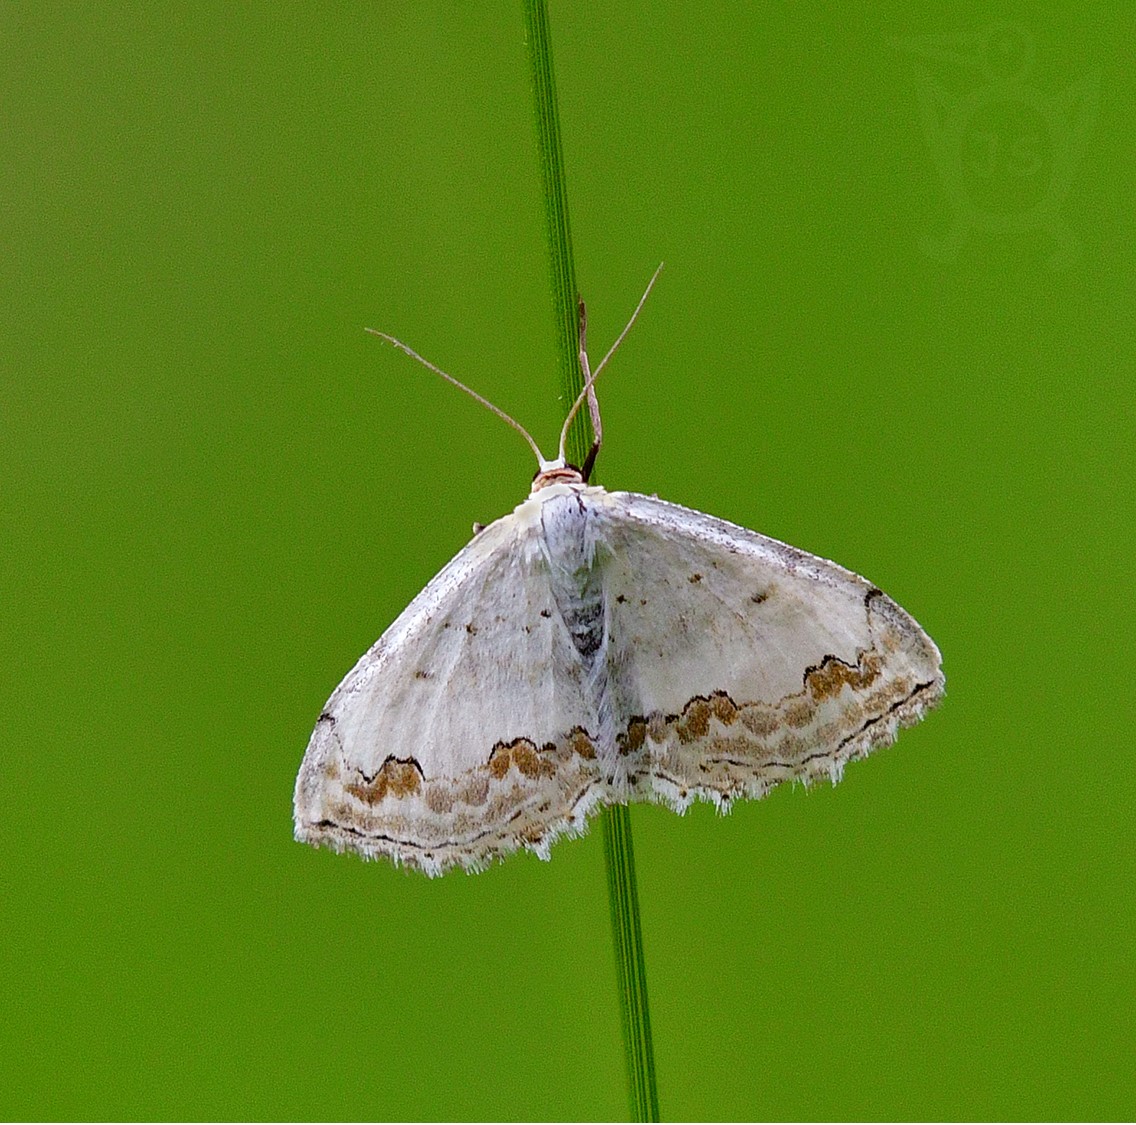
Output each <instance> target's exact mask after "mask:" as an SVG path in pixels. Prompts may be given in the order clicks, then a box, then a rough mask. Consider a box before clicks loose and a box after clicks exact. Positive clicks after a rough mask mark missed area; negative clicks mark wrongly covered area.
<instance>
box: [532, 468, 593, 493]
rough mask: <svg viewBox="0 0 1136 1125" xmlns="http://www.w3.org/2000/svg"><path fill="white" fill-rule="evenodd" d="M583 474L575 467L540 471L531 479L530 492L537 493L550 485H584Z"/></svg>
mask: <svg viewBox="0 0 1136 1125" xmlns="http://www.w3.org/2000/svg"><path fill="white" fill-rule="evenodd" d="M585 483H586V482H585V480H584V474H583V473H582V472H580V470H579V469H577V468H576V466H575V465H559V466H557V467H555V468H551V469H541V470H540V472H539V473H537V474H536V476H535V477H533V482H532V491H533V492H539V491H540V490H541V489H542V488H547V487H548V486H549V485H550V484H585Z"/></svg>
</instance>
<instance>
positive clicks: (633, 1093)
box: [523, 0, 659, 1121]
mask: <svg viewBox="0 0 1136 1125" xmlns="http://www.w3.org/2000/svg"><path fill="white" fill-rule="evenodd" d="M523 3H524V11H525V35H526V39H527V41H528V49H529V64H530V68H531V72H532V85H533V101H534V106H535V109H536V128H537V138H538V147H539V150H540V176H541V184H542V187H543V191H544V214H545V231H546V235H547V239H548V253H549V267H550V280H551V283H552V303H553V312H554V314H555V318H556V333H557V351H558V353H559V359H560V364H559V366H560V384H561V387H562V388H563V391H564V399H565V410H567V409H568V407H570V406H571V404H572V403H573V402H575V400H576V396H577V395H578V394H579V393H580V391H581V390H582V389H583V386H584V377H583V373H582V372H581V370H580V361H579V357H578V349H579V329H580V326H579V312H578V307H577V290H576V271H575V268H574V265H573V261H572V231H571V227H570V226H569V223H568V185H567V179H566V178H565V175H564V157H563V154H562V152H561V148H560V119H559V114H558V111H557V103H556V82H555V79H554V76H553V70H552V42H551V36H550V34H549V23H548V4H547V0H523ZM590 445H591V422H590V420H589V418H588V416H587V411H586V410H581V411H579V412H577V414H576V417H575V419H574V420H573V423H572V427H571V429H570V431H569V433H568V445H567V457H568V460H569V462H570V463H572V464H575V465H581V464H583V461H584V458H585V457H586V455H587V451H588V448H589V446H590ZM602 819H603V840H604V861H605V863H606V865H607V886H608V901H609V905H610V907H611V928H612V938H613V941H614V945H615V960H616V973H617V977H618V982H619V1003H620V1015H621V1019H622V1025H623V1046H624V1053H625V1056H626V1061H627V1080H628V1092H629V1097H630V1107H631V1115H632V1119H633V1120H635V1121H658V1120H659V1095H658V1091H657V1089H656V1083H655V1055H654V1049H653V1047H652V1044H651V1017H650V1012H649V1009H648V1006H647V971H646V967H645V963H644V959H643V934H642V930H641V928H640V925H639V891H638V886H637V883H636V879H635V852H634V849H633V847H632V842H631V814H630V811H629V810H628V808H627V806H626V805H611V806H608V807H607V808H606V809H604V811H603V814H602Z"/></svg>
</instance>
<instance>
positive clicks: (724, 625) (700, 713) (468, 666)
mask: <svg viewBox="0 0 1136 1125" xmlns="http://www.w3.org/2000/svg"><path fill="white" fill-rule="evenodd" d="M657 277H658V271H656V274H655V277H654V278H652V279H651V284H650V285H648V287H647V290H646V291H645V292H644V294H643V297H642V298H641V299H640V301H639V305H638V306H637V307H636V309H635V312H634V313H633V314H632V317H631V319H630V320H629V321H628V324H627V326H626V327H625V328H624V330H623V332H622V333H621V334H620V336H619V338H618V339H617V340H616V342H615V344H614V345H613V346H612V348H611V350H610V351H609V352H608V353H607V355H606V356H605V357H604V359H603V361H602V362H601V363H600V364H599V366H598V367H597V368H596V369H595V371H594V372H593V371H592V370H591V368H590V364H589V361H588V356H587V349H586V320H585V317H584V310H583V305H582V303H581V307H580V312H581V319H580V363H581V367H582V370H583V372H584V375H585V384H584V390H583V391H582V392H581V395H580V397H579V398H578V399H577V400H576V403H575V404H574V405H573V407H572V410H571V412H570V413H569V415H568V418H567V419H566V421H565V424H564V429H563V431H562V432H561V437H560V448H559V456H558V457H557V458H556V459H555V460H547V459H546V458H545V457H544V456H543V455H542V454H541V452H540V450H539V448H538V447H537V445H536V443H535V442H534V441H533V439H532V438H531V436H530V435H529V434H528V433H527V431H525V430H524V429H523V428H522V427H521V426H520V425H519V424H518V423H516V422H515V421H513V419H511V418H509V417H508V416H507V415H505V414H504V413H503V412H502V411H500V410H498V409H497V408H496V407H495V406H493V405H492V404H491V403H488V402H487V401H486V400H484V399H482V398H481V396H479V395H477V394H476V393H475V392H473V391H471V390H470V389H469V388H468V387H465V386H464V385H463V384H461V383H459V382H458V381H457V380H456V379H454V378H453V377H452V376H450V375H447V374H446V373H445V372H443V371H441V370H439V369H438V368H437V367H435V366H434V365H433V364H431V363H429V362H428V361H426V360H424V359H422V357H421V356H419V355H418V353H416V352H414V351H413V350H412V349H410V348H409V347H407V346H406V345H405V344H402V343H401V342H400V341H398V340H395V339H394V338H393V337H389V336H386V335H385V334H383V333H376V334H377V335H380V336H383V338H384V339H386V340H388V341H389V342H390V343H392V344H394V345H395V346H397V347H399V348H401V349H402V350H403V351H405V352H406V353H407V354H409V355H411V356H412V357H413V358H414V359H416V360H419V361H420V362H422V363H423V364H425V365H426V366H427V367H429V368H430V369H431V370H433V371H435V372H437V373H438V374H440V375H442V376H443V378H446V379H447V380H449V381H450V382H451V383H454V384H455V385H457V386H458V387H460V388H461V389H462V390H464V391H466V392H467V393H469V394H470V395H472V396H473V397H474V398H476V399H477V400H478V401H479V402H482V403H483V404H484V405H486V406H488V407H489V409H491V410H493V411H494V412H495V413H497V414H498V415H499V416H501V417H502V418H504V419H505V421H507V422H508V423H509V424H510V425H512V426H513V427H514V428H515V429H517V430H518V431H519V432H520V433H521V434H522V435H523V436H524V437H525V438H526V440H527V441H528V443H529V445H530V446H531V447H532V449H533V451H534V452H535V454H536V457H537V460H538V463H539V465H540V469H539V471H538V472H537V474H536V477H535V478H534V480H533V482H532V486H531V490H530V492H529V495H528V496H527V497H526V498H525V499H524V500H523V501H522V502H521V503H520V504H519V505H518V506H517V507H516V508H515V509H514V510H513V511H512V512H511V513H509V514H508V515H505V516H503V517H501V518H500V519H498V520H497V521H496V522H494V523H492V524H490V525H489V526H487V527H485V528H483V529H478V530H476V532H475V535H474V537H473V539H472V540H471V542H470V543H469V544H468V545H467V546H466V547H464V548H463V549H462V550H461V551H460V552H459V553H458V554H457V556H456V557H455V558H454V559H453V560H451V562H450V563H449V564H448V565H447V566H445V567H444V568H443V569H442V571H441V572H440V573H439V574H438V575H437V576H436V577H435V578H434V579H432V580H431V581H430V583H429V584H428V585H427V586H426V588H425V589H424V590H423V591H422V592H421V593H420V594H419V595H418V596H417V597H416V598H415V599H414V600H413V601H412V602H411V603H410V605H409V606H408V607H407V608H406V609H405V610H404V611H403V613H402V614H401V615H400V616H399V617H398V618H397V620H396V621H395V622H394V623H393V624H392V625H391V626H390V628H388V629H387V631H386V632H385V633H384V634H383V635H382V637H380V639H379V640H378V641H377V642H376V644H375V645H374V646H373V647H372V648H371V649H370V650H369V651H368V652H367V653H366V654H365V655H364V656H363V657H362V659H361V660H360V661H359V662H358V663H357V664H356V665H355V667H354V668H353V669H352V670H351V671H350V672H349V673H348V674H347V676H346V678H345V679H344V680H343V682H342V683H341V684H340V685H339V686H338V687H337V688H336V689H335V691H334V693H333V694H332V696H331V698H330V699H329V700H328V702H327V704H326V706H325V707H324V709H323V711H322V713H321V714H320V717H319V720H318V722H317V723H316V726H315V730H314V732H313V733H312V736H311V740H310V742H309V744H308V748H307V751H306V753H305V754H304V759H303V763H302V765H301V767H300V772H299V776H298V778H297V780H296V789H295V835H296V839H298V840H301V841H304V842H307V843H310V844H315V845H326V846H330V847H331V848H333V849H335V850H336V851H345V850H349V851H354V852H357V853H359V854H360V855H362V856H364V857H366V858H369V859H373V858H377V857H379V856H385V857H387V858H388V859H390V860H393V861H394V863H395V864H402V865H405V866H407V867H411V868H416V869H419V870H421V871H424V872H425V873H427V874H428V875H438V874H441V873H443V872H445V871H447V870H449V869H450V868H453V867H455V866H460V867H463V868H466V869H467V870H480V869H482V868H484V867H485V866H487V865H488V864H489V863H490V862H491V861H493V860H494V859H497V858H498V857H502V856H505V855H507V854H508V853H510V852H513V851H515V850H517V849H519V848H525V849H528V850H529V851H532V852H535V853H536V854H537V855H538V856H540V857H541V858H544V859H547V858H548V855H549V848H550V846H551V844H552V843H553V841H555V840H556V839H557V838H558V837H560V836H564V835H568V836H574V835H579V834H580V833H582V832H583V831H584V830H585V828H586V825H587V822H588V818H589V815H591V814H592V813H594V812H595V811H596V810H598V809H599V808H601V807H602V806H604V805H606V804H610V803H613V802H628V801H652V802H657V803H661V804H664V805H668V806H669V807H671V808H672V809H674V810H675V811H677V812H683V811H685V809H686V808H687V806H688V805H690V803H691V802H693V801H695V800H708V801H712V802H713V803H714V804H715V805H716V806H717V807H718V808H719V809H720V810H726V809H727V808H728V807H729V805H730V804H731V802H733V801H734V800H736V799H739V798H745V797H750V798H755V797H761V796H764V795H765V794H766V793H767V792H768V791H769V790H770V789H771V788H772V787H773V786H775V785H778V784H779V783H781V782H784V781H789V780H797V781H802V782H804V783H806V784H807V783H809V782H811V781H813V780H816V779H819V778H826V779H831V780H832V781H833V782H834V783H835V782H836V781H837V780H838V779H839V778H840V776H841V773H842V771H843V768H844V766H845V764H846V763H847V762H849V761H852V760H854V759H857V758H862V757H865V756H866V755H867V754H868V753H869V752H870V751H872V750H873V749H875V748H876V747H878V746H883V745H887V744H889V743H891V742H892V741H893V740H894V738H895V736H896V733H897V732H898V730H899V728H901V727H904V726H908V725H910V724H913V723H915V722H917V721H918V720H919V719H920V718H922V716H923V714H924V713H925V712H926V711H927V709H928V708H930V707H932V706H933V705H934V704H935V703H936V702H938V700H939V699H940V698H941V696H942V694H943V690H944V682H945V681H944V677H943V672H942V668H941V660H940V655H939V650H938V649H937V648H936V646H935V644H934V642H933V641H932V640H931V638H930V637H929V636H928V635H927V634H926V633H925V632H924V631H923V629H922V628H921V627H920V626H919V624H918V623H917V622H916V621H915V620H914V618H912V617H911V616H910V615H909V614H908V613H907V612H906V611H905V610H903V609H902V608H900V606H898V605H897V604H896V603H895V602H894V601H892V600H891V598H889V597H888V596H887V595H886V594H884V593H883V592H882V591H881V590H880V589H879V588H878V587H877V586H874V585H873V584H872V583H870V582H868V581H867V580H866V579H864V578H861V577H860V576H859V575H857V574H853V573H852V572H851V571H849V570H845V569H844V568H843V567H841V566H838V565H837V564H836V563H833V562H828V561H827V560H825V559H822V558H817V557H816V556H814V555H810V554H808V553H807V552H805V551H801V550H798V549H797V548H795V547H790V546H787V545H786V544H784V543H780V542H778V541H777V540H774V539H770V538H767V537H766V536H764V535H759V534H758V533H757V532H754V531H748V530H746V529H745V528H742V527H738V526H736V525H734V524H732V523H728V522H726V521H725V520H721V519H716V518H715V517H713V516H709V515H705V514H703V513H702V512H696V511H692V510H691V509H689V508H683V507H680V506H679V505H677V504H670V503H667V502H666V501H663V500H659V499H656V498H654V497H650V496H643V495H640V494H638V493H634V492H608V491H606V490H605V489H603V488H601V487H599V486H598V485H592V484H589V483H588V478H589V475H590V473H591V469H592V466H593V464H594V462H595V457H596V454H597V453H598V451H599V448H600V443H601V441H602V427H601V424H600V415H599V407H598V403H597V401H596V397H595V390H594V383H595V380H596V378H597V377H598V375H599V373H600V371H602V370H603V367H604V365H605V364H606V363H607V361H608V360H609V359H610V358H611V355H612V354H613V353H614V351H615V349H616V347H618V346H619V344H620V342H621V341H622V340H623V337H624V336H625V335H626V334H627V331H628V330H629V329H630V327H631V325H632V324H633V323H634V321H635V319H636V317H637V316H638V314H639V311H640V309H641V308H642V306H643V302H644V301H645V300H646V297H647V294H648V293H650V291H651V286H652V285H653V284H654V281H655V278H657ZM585 400H586V401H587V402H588V407H589V411H590V413H591V419H592V425H593V432H594V434H595V442H594V444H593V446H592V449H591V451H590V453H589V454H588V457H587V459H586V460H585V463H584V464H583V465H582V466H580V467H575V466H573V465H570V464H568V463H567V461H566V460H565V456H564V446H565V438H566V435H567V432H568V426H569V424H570V422H571V420H572V417H573V416H574V415H575V413H576V411H577V410H578V409H579V408H580V407H581V405H582V403H583V402H584V401H585Z"/></svg>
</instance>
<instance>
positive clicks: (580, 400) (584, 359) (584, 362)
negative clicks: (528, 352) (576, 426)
mask: <svg viewBox="0 0 1136 1125" xmlns="http://www.w3.org/2000/svg"><path fill="white" fill-rule="evenodd" d="M665 264H666V263H664V262H660V263H659V268H658V269H657V270H655V272H654V273H653V274H651V280H650V281H648V282H647V288H646V289H644V290H643V296H642V297H640V298H639V304H637V305H636V306H635V311H634V312H633V313H632V314H631V319H630V320H629V321H628V322H627V323H626V324H625V325H624V326H623V331H622V332H620V334H619V335H618V336H617V337H616V339H615V343H614V344H612V345H611V347H610V348H608V350H607V355H605V356H604V357H603V359H601V360H600V363H599V366H598V367H597V368H596V369H595V371H591V372H589V370H588V355H587V352H586V350H585V349H584V346H583V340H581V345H580V366H581V368H582V369H583V372H584V389H583V390H582V391H581V392H580V393H579V395H578V396H577V398H576V401H575V402H574V403H572V409H571V410H569V411H568V417H567V418H565V419H564V428H563V429H562V430H561V431H560V447H559V448H560V460H561V462H563V461H564V444H565V442H566V441H567V440H568V427H569V426H570V425H571V424H572V419H573V418H575V417H576V411H578V410H579V409H580V407H581V406H583V405H584V400H585V399H586V398H587V397H588V392H589V391H590V390H591V389H592V386H593V384H594V383H595V381H596V380H597V379H598V378H599V376H600V372H601V371H602V370H603V369H604V364H606V363H607V361H608V360H609V359H611V357H612V356H613V355H615V349H616V348H618V347H619V345H620V344H622V343H623V337H624V336H626V335H627V333H628V332H630V331H631V326H632V325H633V324H634V323H635V321H636V319H637V318H638V316H639V312H640V310H641V309H642V308H643V305H644V304H645V302H646V300H647V298H648V297H649V296H650V294H651V290H652V289H654V287H655V282H656V281H658V279H659V274H661V273H662V272H663V266H664V265H665ZM582 304H583V302H581V305H582ZM584 323H585V322H582V323H581V331H582V330H583V327H584ZM591 459H592V460H595V454H594V453H593V454H592V455H591Z"/></svg>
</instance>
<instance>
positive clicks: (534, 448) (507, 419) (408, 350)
mask: <svg viewBox="0 0 1136 1125" xmlns="http://www.w3.org/2000/svg"><path fill="white" fill-rule="evenodd" d="M365 331H367V332H370V333H371V335H372V336H378V337H379V338H380V339H383V340H386V342H387V343H388V344H394V346H395V347H396V348H398V349H399V350H400V351H404V352H406V354H407V355H408V356H410V358H411V359H416V360H418V362H419V363H420V364H422V366H423V367H428V368H429V369H430V370H431V371H433V372H434V374H435V375H441V376H442V378H443V379H445V380H446V382H447V383H453V385H454V386H455V387H457V388H458V390H459V391H465V393H466V394H467V395H469V397H470V398H472V399H475V400H476V401H477V402H480V403H481V405H482V406H484V407H485V408H486V409H488V410H492V411H493V413H494V414H496V415H497V417H498V418H500V419H501V420H502V421H503V422H508V424H509V425H510V426H512V427H513V429H514V430H516V431H517V433H519V434H520V435H521V437H523V438H524V439H525V441H527V442H528V443H529V448H530V449H531V450H532V451H533V453H535V454H536V459H537V463H538V464H539V465H540V467H541V468H542V469H543V468H545V466H547V465H548V462H547V461H546V460H545V458H544V454H543V453H541V451H540V447H539V446H538V445H537V444H536V442H535V441H533V439H532V435H531V434H530V433H529V432H528V430H526V429H525V428H524V426H522V425H521V424H520V422H518V421H516V419H514V418H510V417H509V415H508V414H506V413H505V411H504V410H502V409H501V408H500V407H499V406H494V405H493V403H491V402H490V401H489V399H487V398H482V396H481V395H479V394H478V393H477V391H473V390H470V388H469V387H467V386H466V385H465V384H464V383H462V382H460V381H459V380H457V379H455V378H454V377H453V376H452V375H448V374H446V372H445V371H443V370H442V369H441V368H440V367H435V366H434V364H432V363H431V362H430V361H429V360H428V359H423V358H422V356H420V355H419V354H418V353H417V352H416V351H415V350H414V349H413V348H411V347H409V346H408V345H406V344H404V343H403V342H402V341H401V340H396V339H395V338H394V337H393V336H388V335H387V334H386V333H385V332H380V331H379V330H378V329H377V328H367V329H365Z"/></svg>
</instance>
